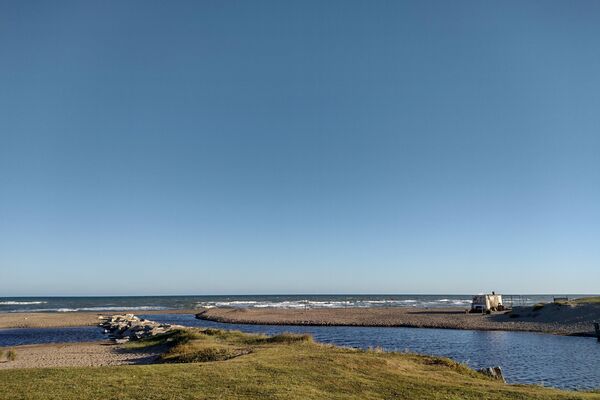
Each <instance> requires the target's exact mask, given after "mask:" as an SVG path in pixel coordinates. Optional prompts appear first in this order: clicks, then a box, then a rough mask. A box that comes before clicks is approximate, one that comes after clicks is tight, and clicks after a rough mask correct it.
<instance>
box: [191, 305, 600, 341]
mask: <svg viewBox="0 0 600 400" xmlns="http://www.w3.org/2000/svg"><path fill="white" fill-rule="evenodd" d="M511 314H512V315H511ZM197 317H198V318H200V319H206V320H210V321H218V322H228V323H238V324H273V325H340V326H344V325H345V326H389V327H392V326H395V327H415V328H446V329H474V330H506V331H530V332H543V333H552V334H559V335H582V336H592V335H594V329H593V322H594V321H595V320H600V304H585V305H578V306H570V305H556V304H548V305H546V306H544V307H543V308H541V309H539V310H534V309H533V308H531V307H515V308H514V310H513V311H512V313H495V314H492V315H482V314H467V313H465V310H464V309H457V308H454V309H453V308H447V309H419V308H408V307H389V308H383V307H382V308H331V309H308V310H303V309H274V308H251V309H239V308H238V309H235V308H211V309H207V310H203V311H201V312H200V313H199V314H197Z"/></svg>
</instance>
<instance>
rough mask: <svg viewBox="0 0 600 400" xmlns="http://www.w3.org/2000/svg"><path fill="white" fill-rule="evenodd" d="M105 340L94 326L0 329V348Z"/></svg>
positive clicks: (99, 330)
mask: <svg viewBox="0 0 600 400" xmlns="http://www.w3.org/2000/svg"><path fill="white" fill-rule="evenodd" d="M104 339H106V335H104V334H103V333H102V329H100V328H98V327H95V326H82V327H69V328H19V329H0V347H9V346H20V345H24V344H42V343H72V342H94V341H98V340H104Z"/></svg>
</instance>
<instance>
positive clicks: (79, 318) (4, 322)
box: [0, 310, 198, 329]
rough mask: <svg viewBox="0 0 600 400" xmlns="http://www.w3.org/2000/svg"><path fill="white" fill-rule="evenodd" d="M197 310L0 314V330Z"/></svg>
mask: <svg viewBox="0 0 600 400" xmlns="http://www.w3.org/2000/svg"><path fill="white" fill-rule="evenodd" d="M196 312H198V310H158V311H144V312H142V313H140V312H139V311H119V312H115V311H107V312H104V313H102V312H67V313H61V312H39V313H0V329H1V328H62V327H68V326H90V325H97V324H98V322H99V317H100V316H102V315H112V314H194V313H196Z"/></svg>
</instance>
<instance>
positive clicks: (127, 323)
mask: <svg viewBox="0 0 600 400" xmlns="http://www.w3.org/2000/svg"><path fill="white" fill-rule="evenodd" d="M100 319H101V320H102V322H100V324H99V326H100V327H101V328H104V333H106V334H108V335H109V338H110V339H112V340H114V341H115V342H117V343H125V342H128V341H129V340H140V339H145V338H149V337H152V336H155V335H160V334H163V333H167V332H169V331H171V330H173V329H180V328H183V326H181V325H171V324H161V323H159V322H155V321H150V320H146V319H143V318H139V317H136V316H135V315H133V314H123V315H113V316H110V317H100Z"/></svg>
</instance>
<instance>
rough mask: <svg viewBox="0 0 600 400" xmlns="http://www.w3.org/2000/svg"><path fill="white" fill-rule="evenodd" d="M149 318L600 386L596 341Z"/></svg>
mask: <svg viewBox="0 0 600 400" xmlns="http://www.w3.org/2000/svg"><path fill="white" fill-rule="evenodd" d="M145 317H146V318H148V319H152V320H154V321H160V322H166V323H173V324H180V325H186V326H194V327H211V328H220V329H235V330H240V331H242V332H250V333H266V334H269V335H275V334H279V333H282V332H294V333H309V334H311V335H312V336H313V337H314V338H315V340H317V341H319V342H322V343H331V344H335V345H338V346H349V347H356V348H362V349H366V348H369V347H377V346H380V347H382V348H384V349H385V350H389V351H408V352H414V353H421V354H430V355H437V356H443V357H450V358H452V359H454V360H456V361H459V362H464V363H466V364H468V365H469V366H470V367H473V368H483V367H490V366H496V365H499V366H501V367H502V369H503V370H504V372H505V375H506V378H507V380H508V382H510V383H532V384H541V385H545V386H554V387H558V388H564V389H594V388H600V343H598V342H597V340H596V339H594V338H582V337H568V336H555V335H545V334H537V333H529V332H502V331H470V330H453V329H419V328H368V327H345V326H338V327H336V326H278V325H242V324H224V323H219V322H212V321H204V320H198V319H195V318H194V316H192V315H186V314H182V315H177V314H162V315H147V316H145Z"/></svg>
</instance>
